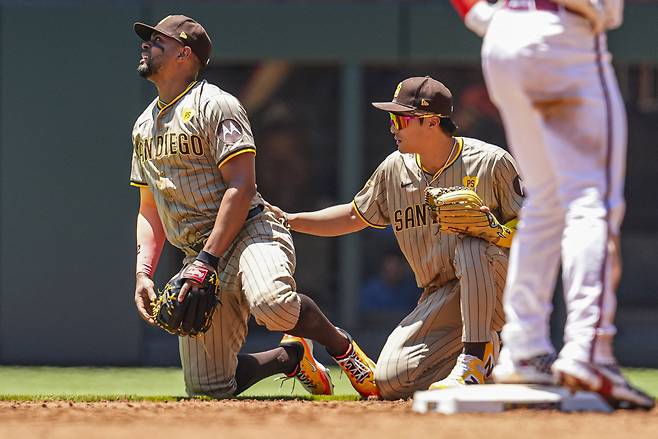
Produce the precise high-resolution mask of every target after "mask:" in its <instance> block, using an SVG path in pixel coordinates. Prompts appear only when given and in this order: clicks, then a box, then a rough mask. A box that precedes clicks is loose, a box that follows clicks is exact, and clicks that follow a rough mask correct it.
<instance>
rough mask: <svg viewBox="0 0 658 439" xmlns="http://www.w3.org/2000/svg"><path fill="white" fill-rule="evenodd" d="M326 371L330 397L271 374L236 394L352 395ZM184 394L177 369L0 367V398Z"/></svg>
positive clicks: (166, 397) (336, 374) (164, 397)
mask: <svg viewBox="0 0 658 439" xmlns="http://www.w3.org/2000/svg"><path fill="white" fill-rule="evenodd" d="M330 371H331V377H332V380H333V383H334V395H333V396H331V397H324V396H323V397H317V396H311V395H309V394H308V393H307V392H306V391H305V390H304V388H303V387H302V386H301V384H300V383H298V382H297V383H295V380H292V379H291V380H286V381H283V382H282V381H281V380H275V378H277V377H276V376H275V377H269V378H266V379H264V380H262V381H260V382H258V383H256V384H255V385H254V386H252V387H251V388H249V389H247V390H246V391H245V392H243V393H242V394H241V395H240V397H243V398H244V397H247V398H259V397H262V398H269V399H271V398H277V399H279V398H281V399H289V398H297V399H299V398H301V399H313V400H318V399H319V400H323V399H329V400H356V399H358V394H357V393H356V391H355V390H354V389H353V388H352V386H351V385H350V382H349V380H348V379H347V377H346V376H344V375H342V376H341V373H340V369H338V368H330ZM280 377H283V375H279V376H278V378H280ZM293 384H294V386H293ZM185 396H186V395H185V385H184V383H183V374H182V372H181V370H180V369H177V368H109V367H108V368H105V367H95V368H92V367H21V366H0V400H33V399H38V400H41V399H46V400H48V399H65V400H74V401H98V400H117V399H121V400H153V401H174V400H177V399H181V398H184V397H185Z"/></svg>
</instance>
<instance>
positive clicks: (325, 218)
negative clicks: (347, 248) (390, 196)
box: [288, 203, 367, 236]
mask: <svg viewBox="0 0 658 439" xmlns="http://www.w3.org/2000/svg"><path fill="white" fill-rule="evenodd" d="M288 224H289V225H290V228H291V229H292V230H294V231H296V232H301V233H306V234H308V235H315V236H341V235H346V234H348V233H353V232H358V231H359V230H363V229H365V228H366V227H367V225H366V224H365V223H364V222H363V221H362V220H361V219H360V218H359V217H358V215H357V214H356V212H354V210H353V207H352V204H351V203H350V204H340V205H337V206H331V207H327V208H326V209H322V210H317V211H315V212H301V213H291V214H288Z"/></svg>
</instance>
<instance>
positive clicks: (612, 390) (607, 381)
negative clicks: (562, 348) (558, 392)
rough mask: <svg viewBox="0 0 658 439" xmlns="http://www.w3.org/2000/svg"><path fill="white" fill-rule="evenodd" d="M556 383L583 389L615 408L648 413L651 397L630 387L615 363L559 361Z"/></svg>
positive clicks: (554, 366)
mask: <svg viewBox="0 0 658 439" xmlns="http://www.w3.org/2000/svg"><path fill="white" fill-rule="evenodd" d="M553 371H554V373H555V375H556V376H557V377H558V380H559V383H560V384H561V385H563V386H564V387H566V388H568V389H569V390H571V391H573V392H575V391H578V390H585V391H590V392H596V393H598V394H599V395H601V396H602V397H603V398H604V399H605V400H606V401H607V402H608V404H610V406H611V407H612V408H614V409H644V410H651V409H652V408H653V407H654V406H655V405H656V401H655V399H654V398H653V397H651V396H649V395H647V394H646V393H644V392H642V391H641V390H640V389H637V388H635V387H633V386H632V385H631V384H630V383H629V382H628V380H626V378H625V377H624V375H622V373H621V370H619V366H617V365H616V364H588V363H584V362H581V361H575V360H566V359H562V358H559V359H558V360H556V361H555V363H554V364H553Z"/></svg>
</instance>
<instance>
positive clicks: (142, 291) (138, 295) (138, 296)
mask: <svg viewBox="0 0 658 439" xmlns="http://www.w3.org/2000/svg"><path fill="white" fill-rule="evenodd" d="M155 298H156V295H155V284H154V283H153V279H151V278H150V277H148V276H147V275H146V274H145V273H137V278H136V280H135V305H136V306H137V312H138V313H139V316H140V317H141V318H143V319H144V320H146V321H147V322H148V323H149V324H151V325H154V324H155V321H154V320H153V317H152V315H151V314H152V309H151V302H152V301H153V300H155Z"/></svg>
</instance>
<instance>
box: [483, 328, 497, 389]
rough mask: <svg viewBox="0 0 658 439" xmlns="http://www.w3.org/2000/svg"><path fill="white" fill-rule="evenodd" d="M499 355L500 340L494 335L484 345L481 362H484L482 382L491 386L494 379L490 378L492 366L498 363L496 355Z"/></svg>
mask: <svg viewBox="0 0 658 439" xmlns="http://www.w3.org/2000/svg"><path fill="white" fill-rule="evenodd" d="M499 354H500V338H499V335H498V334H495V338H494V339H493V340H492V341H490V342H488V343H487V344H486V345H484V355H483V356H482V361H483V362H484V381H485V383H487V384H493V382H494V379H493V377H492V376H491V374H492V372H493V369H494V366H495V365H496V363H498V355H499Z"/></svg>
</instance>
